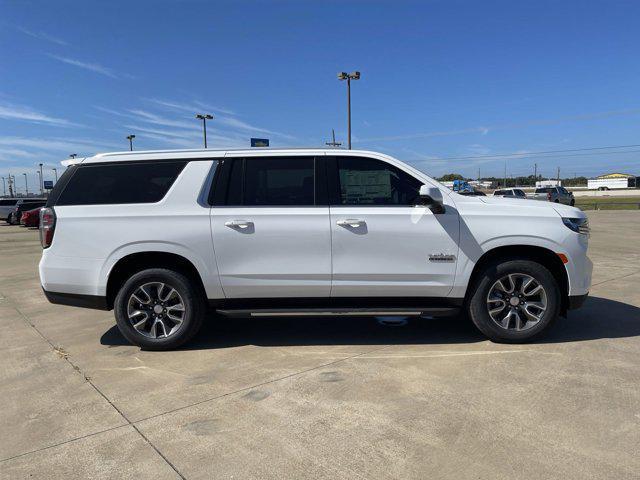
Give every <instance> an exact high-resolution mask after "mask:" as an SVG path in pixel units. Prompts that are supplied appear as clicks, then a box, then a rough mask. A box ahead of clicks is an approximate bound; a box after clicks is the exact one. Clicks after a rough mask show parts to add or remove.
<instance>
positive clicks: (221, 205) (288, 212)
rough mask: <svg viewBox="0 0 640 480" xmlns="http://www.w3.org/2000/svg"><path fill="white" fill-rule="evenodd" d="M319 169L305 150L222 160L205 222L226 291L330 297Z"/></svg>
mask: <svg viewBox="0 0 640 480" xmlns="http://www.w3.org/2000/svg"><path fill="white" fill-rule="evenodd" d="M323 168H324V166H323V165H322V162H320V161H318V159H316V158H314V157H308V156H299V157H283V156H280V157H278V156H266V155H265V156H262V155H260V156H256V157H245V158H235V159H227V160H225V162H224V164H223V168H222V172H221V177H220V180H221V183H222V185H223V187H224V189H223V190H220V191H218V192H217V197H216V196H215V192H214V199H215V202H214V207H213V208H212V216H211V228H212V233H213V245H214V249H215V254H216V259H217V262H218V270H219V273H220V279H221V282H222V288H223V290H224V293H225V296H226V297H227V298H266V297H328V296H329V294H330V290H331V228H330V226H329V207H328V205H327V200H326V177H325V175H324V170H323ZM323 184H324V185H325V187H324V189H323V188H321V187H322V185H323ZM216 202H217V203H216ZM322 202H324V204H323V203H322Z"/></svg>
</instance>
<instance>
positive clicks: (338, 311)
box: [216, 307, 460, 317]
mask: <svg viewBox="0 0 640 480" xmlns="http://www.w3.org/2000/svg"><path fill="white" fill-rule="evenodd" d="M216 312H217V313H219V314H220V315H225V316H228V317H328V316H330V317H333V316H341V315H343V316H369V317H371V316H386V315H400V316H405V317H417V316H421V315H425V316H428V317H450V316H453V315H456V314H458V313H459V312H460V308H458V307H441V308H440V307H425V308H419V307H410V308H385V309H379V308H326V307H325V308H295V309H294V308H282V309H274V308H256V309H217V310H216Z"/></svg>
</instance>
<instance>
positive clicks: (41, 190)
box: [38, 163, 44, 195]
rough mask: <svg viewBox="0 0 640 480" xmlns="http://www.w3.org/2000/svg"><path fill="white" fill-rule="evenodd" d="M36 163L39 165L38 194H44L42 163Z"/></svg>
mask: <svg viewBox="0 0 640 480" xmlns="http://www.w3.org/2000/svg"><path fill="white" fill-rule="evenodd" d="M38 165H40V195H44V184H43V183H42V164H41V163H39V164H38Z"/></svg>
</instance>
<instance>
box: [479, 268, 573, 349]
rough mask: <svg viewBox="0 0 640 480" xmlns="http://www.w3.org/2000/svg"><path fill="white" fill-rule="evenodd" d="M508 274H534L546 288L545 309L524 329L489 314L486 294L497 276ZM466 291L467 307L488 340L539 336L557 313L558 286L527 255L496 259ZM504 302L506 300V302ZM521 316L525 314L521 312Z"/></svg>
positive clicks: (525, 339)
mask: <svg viewBox="0 0 640 480" xmlns="http://www.w3.org/2000/svg"><path fill="white" fill-rule="evenodd" d="M509 274H525V275H529V276H531V277H533V278H534V279H535V280H536V281H537V282H538V283H539V284H540V285H541V286H542V287H543V288H544V290H545V292H546V300H547V309H546V311H545V312H544V313H543V314H542V316H541V318H540V320H539V321H538V322H537V323H535V324H533V326H531V327H530V328H528V329H526V330H520V331H518V330H515V329H509V328H503V327H501V326H499V325H497V324H496V322H495V321H494V320H493V319H492V318H491V316H490V315H489V309H488V306H487V297H488V295H489V292H490V289H491V288H492V286H493V285H494V283H495V282H497V281H498V280H499V279H501V278H503V277H505V276H507V275H509ZM470 288H471V290H470V292H469V297H468V300H467V311H468V313H469V317H470V318H471V320H472V321H473V323H474V324H475V326H476V327H477V328H478V329H479V330H480V331H481V332H482V333H483V334H484V335H486V336H487V337H488V338H489V339H490V340H492V341H494V342H498V343H525V342H528V341H531V340H533V339H534V338H538V337H540V336H541V335H542V334H543V333H545V332H546V331H548V329H549V328H550V327H551V325H553V323H554V322H555V321H556V320H557V318H558V316H559V314H560V306H561V297H560V287H559V286H558V283H557V282H556V279H555V278H554V276H553V275H552V274H551V272H550V271H549V270H547V268H545V267H544V266H542V265H541V264H539V263H537V262H534V261H531V260H527V259H517V258H515V259H509V260H503V261H496V262H494V263H492V264H490V265H488V266H487V267H486V268H485V269H484V270H483V271H482V272H481V273H480V275H479V276H478V277H477V279H476V281H475V282H474V284H473V285H472V286H470ZM505 303H506V302H505ZM523 318H524V316H523Z"/></svg>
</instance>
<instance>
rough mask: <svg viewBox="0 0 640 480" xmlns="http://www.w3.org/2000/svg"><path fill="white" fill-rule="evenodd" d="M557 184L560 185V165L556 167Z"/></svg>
mask: <svg viewBox="0 0 640 480" xmlns="http://www.w3.org/2000/svg"><path fill="white" fill-rule="evenodd" d="M556 182H557V185H558V186H560V167H558V175H557V178H556Z"/></svg>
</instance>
